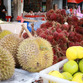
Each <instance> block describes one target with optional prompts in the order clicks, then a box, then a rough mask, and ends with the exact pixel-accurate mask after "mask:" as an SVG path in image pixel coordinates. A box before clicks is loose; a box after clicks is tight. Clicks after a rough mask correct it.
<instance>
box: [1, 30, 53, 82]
mask: <svg viewBox="0 0 83 83" xmlns="http://www.w3.org/2000/svg"><path fill="white" fill-rule="evenodd" d="M52 63H53V51H52V46H51V44H50V43H49V42H48V41H47V40H45V39H43V38H40V37H30V38H28V39H23V38H22V37H19V35H18V34H14V33H12V32H10V31H8V30H5V31H4V30H2V31H0V80H1V81H3V80H7V79H9V78H11V77H12V76H13V74H14V72H15V68H22V69H24V70H27V71H28V72H39V71H41V70H43V69H45V68H47V67H49V66H51V65H52Z"/></svg>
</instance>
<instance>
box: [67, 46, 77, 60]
mask: <svg viewBox="0 0 83 83" xmlns="http://www.w3.org/2000/svg"><path fill="white" fill-rule="evenodd" d="M66 57H67V58H68V59H69V60H75V59H76V58H77V49H76V46H72V47H69V48H68V49H67V51H66Z"/></svg>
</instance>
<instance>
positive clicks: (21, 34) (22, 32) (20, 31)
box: [19, 28, 24, 38]
mask: <svg viewBox="0 0 83 83" xmlns="http://www.w3.org/2000/svg"><path fill="white" fill-rule="evenodd" d="M23 31H24V29H23V28H22V29H21V31H20V33H19V37H20V38H21V35H22V33H23Z"/></svg>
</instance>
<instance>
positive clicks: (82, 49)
mask: <svg viewBox="0 0 83 83" xmlns="http://www.w3.org/2000/svg"><path fill="white" fill-rule="evenodd" d="M77 52H78V55H77V57H78V59H82V58H83V47H81V46H78V47H77Z"/></svg>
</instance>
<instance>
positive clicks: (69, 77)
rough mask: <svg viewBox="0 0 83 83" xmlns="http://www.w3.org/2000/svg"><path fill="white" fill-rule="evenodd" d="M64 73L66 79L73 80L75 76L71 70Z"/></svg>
mask: <svg viewBox="0 0 83 83" xmlns="http://www.w3.org/2000/svg"><path fill="white" fill-rule="evenodd" d="M62 75H63V76H64V77H65V79H66V80H69V81H71V80H72V78H73V76H72V75H71V74H70V73H69V72H63V73H62Z"/></svg>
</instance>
